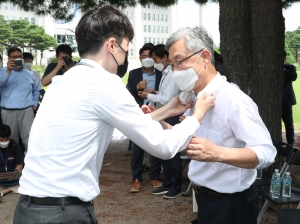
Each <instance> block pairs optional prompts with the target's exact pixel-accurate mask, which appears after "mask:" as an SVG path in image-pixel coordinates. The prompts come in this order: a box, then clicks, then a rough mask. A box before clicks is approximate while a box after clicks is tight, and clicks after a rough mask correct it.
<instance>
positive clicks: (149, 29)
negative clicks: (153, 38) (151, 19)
mask: <svg viewBox="0 0 300 224" xmlns="http://www.w3.org/2000/svg"><path fill="white" fill-rule="evenodd" d="M148 33H151V26H150V25H148Z"/></svg>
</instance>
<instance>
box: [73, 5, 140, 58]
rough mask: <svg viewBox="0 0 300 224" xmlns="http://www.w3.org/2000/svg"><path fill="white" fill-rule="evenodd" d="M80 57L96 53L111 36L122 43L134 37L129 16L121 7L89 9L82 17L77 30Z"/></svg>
mask: <svg viewBox="0 0 300 224" xmlns="http://www.w3.org/2000/svg"><path fill="white" fill-rule="evenodd" d="M75 36H76V41H77V45H78V47H77V49H78V52H79V55H80V57H82V56H85V55H86V54H91V55H95V54H97V53H98V52H99V50H100V49H101V48H102V46H103V44H104V42H105V40H106V39H107V38H109V37H114V38H116V40H117V42H118V43H119V44H121V42H122V40H123V39H124V38H125V37H127V38H128V39H129V41H131V40H132V39H133V36H134V31H133V27H132V25H131V23H130V21H129V19H128V17H127V16H126V15H125V14H124V13H123V12H122V11H120V10H119V9H117V8H115V7H113V6H111V5H106V6H103V7H97V8H95V9H93V10H90V11H88V12H87V13H86V14H84V15H83V16H82V18H81V19H80V21H79V23H78V25H77V27H76V31H75Z"/></svg>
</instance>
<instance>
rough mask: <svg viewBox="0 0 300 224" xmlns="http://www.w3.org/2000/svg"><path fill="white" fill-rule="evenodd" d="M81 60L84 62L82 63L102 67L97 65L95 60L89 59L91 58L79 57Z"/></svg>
mask: <svg viewBox="0 0 300 224" xmlns="http://www.w3.org/2000/svg"><path fill="white" fill-rule="evenodd" d="M80 61H81V62H84V63H87V64H89V65H92V66H94V67H95V68H101V69H104V68H103V67H102V66H101V65H99V64H98V63H97V62H95V61H93V60H91V59H87V58H84V59H81V60H80Z"/></svg>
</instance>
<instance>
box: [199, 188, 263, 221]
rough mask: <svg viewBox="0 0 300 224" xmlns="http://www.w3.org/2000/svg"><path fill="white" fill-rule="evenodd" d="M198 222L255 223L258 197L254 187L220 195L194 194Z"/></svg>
mask: <svg viewBox="0 0 300 224" xmlns="http://www.w3.org/2000/svg"><path fill="white" fill-rule="evenodd" d="M195 196H196V201H197V204H198V224H220V223H222V224H256V223H257V216H258V197H257V193H256V189H255V187H254V186H253V185H252V186H251V187H250V188H248V189H246V190H244V191H242V192H237V193H233V194H221V197H212V196H209V195H199V194H195Z"/></svg>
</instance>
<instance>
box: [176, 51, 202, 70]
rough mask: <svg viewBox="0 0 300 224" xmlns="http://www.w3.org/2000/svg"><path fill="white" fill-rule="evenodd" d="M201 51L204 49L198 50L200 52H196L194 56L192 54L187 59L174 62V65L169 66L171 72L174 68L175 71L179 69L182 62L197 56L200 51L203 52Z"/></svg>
mask: <svg viewBox="0 0 300 224" xmlns="http://www.w3.org/2000/svg"><path fill="white" fill-rule="evenodd" d="M203 50H204V49H202V50H200V51H197V52H195V53H194V54H192V55H190V56H188V57H186V58H184V59H182V60H181V61H175V62H174V64H172V65H171V67H172V70H174V68H176V69H177V68H181V67H182V62H184V61H186V60H187V59H189V58H191V57H193V56H194V55H196V54H199V53H200V52H201V51H203Z"/></svg>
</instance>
